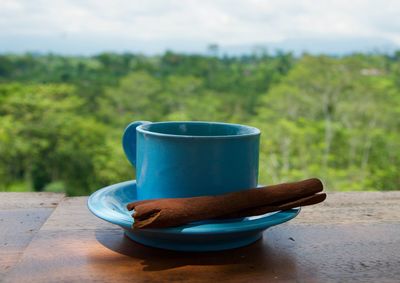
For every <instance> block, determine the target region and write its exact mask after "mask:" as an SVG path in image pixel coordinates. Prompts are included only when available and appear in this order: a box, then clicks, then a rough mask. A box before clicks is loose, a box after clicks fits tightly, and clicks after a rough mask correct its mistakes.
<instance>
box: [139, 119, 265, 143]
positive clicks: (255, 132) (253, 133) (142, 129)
mask: <svg viewBox="0 0 400 283" xmlns="http://www.w3.org/2000/svg"><path fill="white" fill-rule="evenodd" d="M151 124H209V125H223V126H231V127H232V126H234V127H240V128H244V129H247V130H248V131H249V132H248V133H243V134H235V135H216V136H196V135H174V134H164V133H159V132H153V131H150V130H148V129H146V128H145V127H146V126H149V125H151ZM136 131H138V132H140V133H144V134H148V135H152V136H159V137H169V138H189V139H232V138H244V137H251V136H258V135H260V134H261V131H260V130H259V129H258V128H256V127H252V126H248V125H243V124H235V123H224V122H210V121H165V122H154V123H153V122H151V123H146V124H142V125H140V126H138V127H137V128H136Z"/></svg>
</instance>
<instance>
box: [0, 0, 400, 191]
mask: <svg viewBox="0 0 400 283" xmlns="http://www.w3.org/2000/svg"><path fill="white" fill-rule="evenodd" d="M399 14H400V2H399V1H384V2H382V1H378V0H375V1H348V0H346V1H308V0H290V1H289V0H288V1H256V0H237V1H221V0H206V1H204V0H203V1H192V0H186V1H174V0H151V1H136V0H135V1H132V0H129V1H128V0H114V1H95V0H81V1H78V0H69V1H68V0H64V1H50V0H38V1H28V0H26V1H23V0H0V191H54V192H66V193H67V194H68V195H87V194H89V193H90V192H92V191H94V190H97V189H98V188H100V187H102V186H105V185H109V184H112V183H116V182H120V181H124V180H127V179H132V178H134V171H133V169H132V168H131V166H130V165H129V163H128V162H127V160H126V158H125V157H124V154H123V152H122V148H121V142H120V141H121V136H122V132H123V129H124V127H125V126H126V125H127V124H128V123H129V122H131V121H134V120H150V121H166V120H207V121H223V122H234V123H243V124H248V125H252V126H256V127H258V128H260V129H261V131H262V141H261V156H260V178H259V179H260V183H263V184H271V183H277V182H283V181H295V180H298V179H302V178H308V177H313V176H316V177H319V178H321V179H322V180H323V181H324V182H325V184H326V186H327V188H328V190H331V191H347V190H398V189H400V186H399V184H400V171H399V168H400V118H399V117H400V18H399Z"/></svg>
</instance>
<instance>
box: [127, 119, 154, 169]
mask: <svg viewBox="0 0 400 283" xmlns="http://www.w3.org/2000/svg"><path fill="white" fill-rule="evenodd" d="M149 123H151V122H148V121H136V122H132V123H130V124H129V125H128V126H127V127H126V128H125V131H124V134H123V136H122V147H123V148H124V151H125V155H126V157H127V158H128V160H129V162H130V163H131V164H132V165H133V167H136V128H137V127H139V126H140V125H143V124H149Z"/></svg>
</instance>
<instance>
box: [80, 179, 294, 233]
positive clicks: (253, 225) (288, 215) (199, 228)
mask: <svg viewBox="0 0 400 283" xmlns="http://www.w3.org/2000/svg"><path fill="white" fill-rule="evenodd" d="M127 186H135V188H136V180H130V181H124V182H120V183H115V184H112V185H109V186H106V187H103V188H101V189H99V190H97V191H95V192H93V193H92V194H91V195H90V196H89V198H88V200H87V207H88V209H89V210H90V212H91V213H93V214H94V215H95V216H97V217H98V218H100V219H102V220H104V221H107V222H110V223H112V224H116V225H118V226H121V227H122V228H124V229H128V230H132V224H133V222H134V220H133V218H131V217H129V216H128V215H126V216H127V217H121V215H122V214H121V213H120V212H116V211H114V210H112V209H109V208H108V207H104V206H102V205H99V204H96V202H97V200H99V199H102V198H103V197H105V196H107V193H108V194H110V192H112V191H116V190H123V189H126V187H127ZM99 206H102V207H103V208H108V209H107V210H106V211H102V210H101V209H99ZM300 211H301V208H300V207H298V208H292V209H290V210H285V211H278V212H275V213H272V214H271V213H266V214H264V215H259V216H256V217H257V219H247V220H246V221H243V218H236V219H241V220H240V221H239V220H238V221H234V219H229V222H228V223H230V224H231V225H232V226H230V227H223V228H224V229H221V228H220V229H218V223H190V224H186V225H182V226H178V227H168V228H146V229H141V231H143V232H144V231H146V232H149V233H152V232H153V233H163V234H180V235H182V234H192V235H194V234H208V235H209V234H229V233H237V232H250V231H255V230H264V229H267V228H269V227H272V226H275V225H279V224H282V223H284V222H287V221H289V220H291V219H293V218H295V217H296V216H297V215H298V214H299V213H300ZM252 217H253V216H252ZM210 224H211V225H210ZM221 224H227V222H222V223H221Z"/></svg>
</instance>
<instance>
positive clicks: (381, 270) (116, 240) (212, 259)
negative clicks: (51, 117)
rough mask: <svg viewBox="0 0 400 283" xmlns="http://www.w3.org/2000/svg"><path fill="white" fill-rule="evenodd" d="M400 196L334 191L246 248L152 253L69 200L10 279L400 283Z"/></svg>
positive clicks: (76, 201) (80, 201)
mask: <svg viewBox="0 0 400 283" xmlns="http://www.w3.org/2000/svg"><path fill="white" fill-rule="evenodd" d="M399 199H400V192H390V193H368V192H367V193H333V194H329V195H328V198H327V202H326V204H324V205H317V206H315V207H306V208H304V209H303V210H302V212H301V213H300V215H299V216H298V217H297V218H296V219H295V220H293V221H290V222H288V223H285V224H282V225H279V226H276V227H272V228H271V229H269V230H267V231H265V232H264V237H263V239H262V240H260V241H258V242H256V243H254V244H253V245H250V246H248V247H243V248H240V249H235V250H231V251H225V252H212V253H182V252H181V253H179V252H171V251H164V250H158V249H153V248H148V247H145V246H142V245H140V244H137V243H134V242H132V241H131V240H130V239H128V238H126V237H124V235H123V232H122V230H121V229H120V228H118V227H117V226H114V225H111V224H108V223H105V222H104V221H101V220H99V219H97V218H96V217H94V216H92V215H91V214H90V212H89V211H88V210H87V208H86V198H66V199H65V200H64V201H63V202H62V203H61V204H60V205H59V206H58V207H57V208H56V210H55V211H54V212H53V213H52V215H51V216H50V217H49V218H48V220H47V221H46V223H45V224H44V225H43V226H42V228H41V230H40V231H39V232H38V233H37V234H36V236H35V237H34V239H33V240H32V242H31V243H30V244H29V246H28V247H27V248H26V249H25V252H24V254H23V256H22V257H21V260H20V262H19V263H18V264H17V265H16V266H15V267H14V268H13V270H11V272H9V273H8V275H7V276H6V278H5V282H25V281H28V282H212V281H222V282H224V281H229V282H399V279H400V269H399V268H398V267H399V266H400V215H399V210H400V207H399V205H398V203H399V202H398V200H399Z"/></svg>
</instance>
